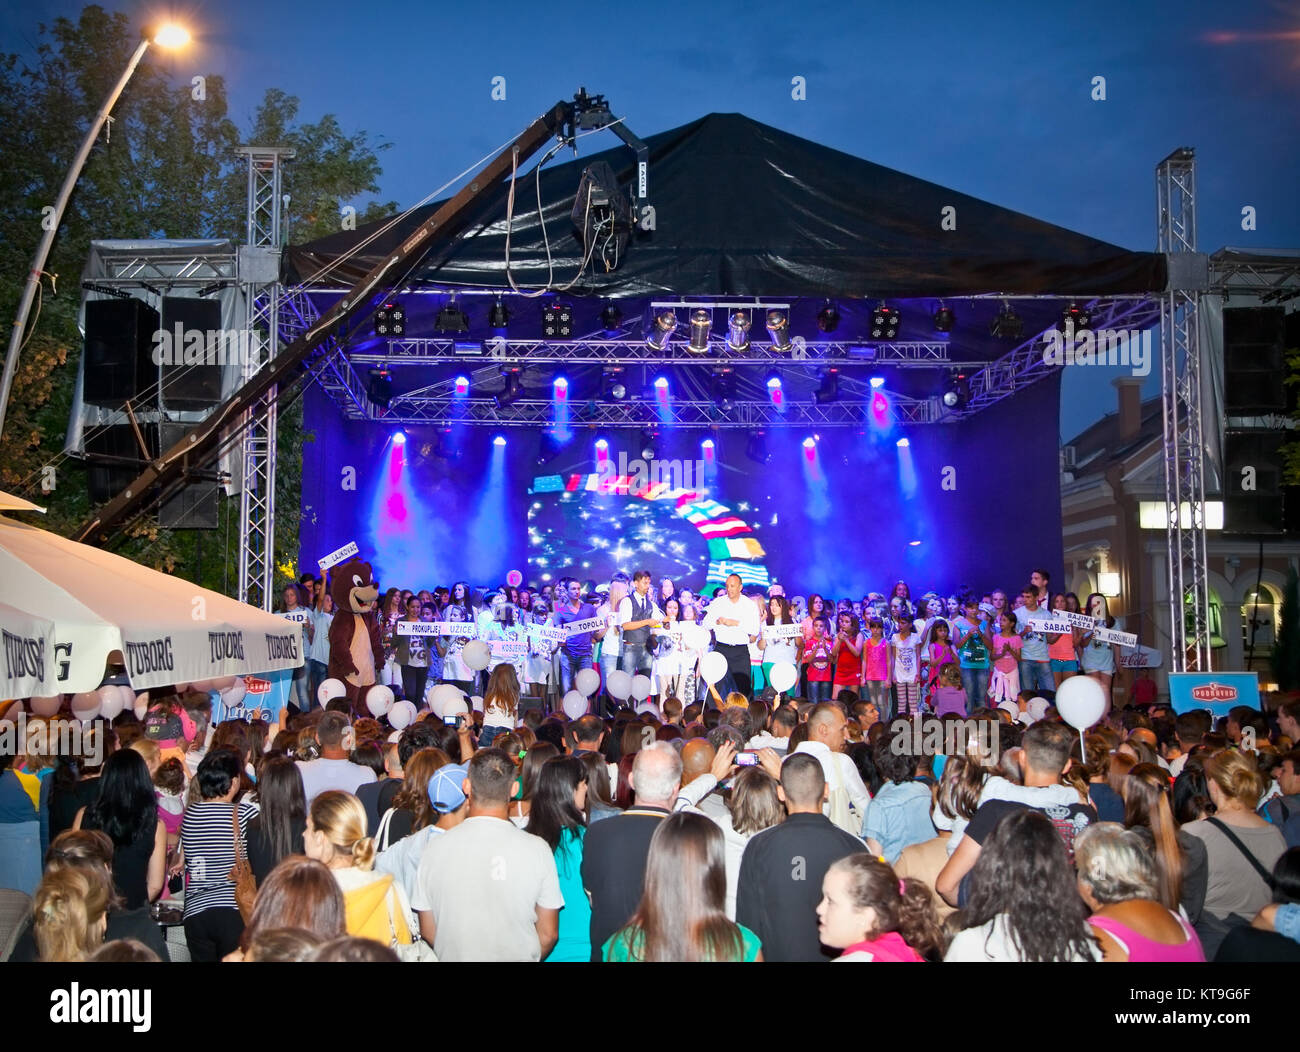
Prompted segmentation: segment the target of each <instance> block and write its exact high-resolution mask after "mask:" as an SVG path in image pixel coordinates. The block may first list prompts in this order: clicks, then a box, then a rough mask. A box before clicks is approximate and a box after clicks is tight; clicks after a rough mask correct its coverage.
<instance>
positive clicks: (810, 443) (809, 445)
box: [803, 437, 817, 449]
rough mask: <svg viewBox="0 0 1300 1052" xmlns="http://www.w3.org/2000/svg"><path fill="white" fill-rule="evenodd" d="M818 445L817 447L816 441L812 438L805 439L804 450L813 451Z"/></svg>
mask: <svg viewBox="0 0 1300 1052" xmlns="http://www.w3.org/2000/svg"><path fill="white" fill-rule="evenodd" d="M816 445H817V443H816V441H815V440H814V439H813V438H811V437H809V438H805V439H804V440H803V448H804V449H812V448H813V447H814V446H816Z"/></svg>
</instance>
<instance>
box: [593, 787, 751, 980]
mask: <svg viewBox="0 0 1300 1052" xmlns="http://www.w3.org/2000/svg"><path fill="white" fill-rule="evenodd" d="M725 856H726V852H725V850H724V847H723V839H722V830H721V829H719V828H718V826H717V825H716V824H715V823H714V822H713V821H711V820H710V819H708V818H706V817H705V816H704V815H697V814H692V813H690V812H689V811H678V812H677V813H676V814H674V815H670V816H669V817H668V818H665V819H664V820H663V821H662V822H660V823H659V827H658V828H657V829H656V830H655V833H654V836H653V837H652V838H651V840H650V854H649V856H648V857H647V859H646V868H645V893H644V894H643V895H642V896H641V903H640V905H638V906H637V909H636V912H635V913H634V914H633V915H632V919H631V920H630V921H628V923H627V925H626V926H625V927H623V928H621V929H620V930H619V931H617V932H615V933H614V934H613V935H612V936H610V938H609V939H608V940H607V941H606V942H605V945H604V946H603V947H602V948H601V956H602V959H603V960H606V961H745V962H749V961H761V960H762V959H763V949H762V944H761V943H760V942H759V939H758V936H757V935H755V934H754V933H753V932H752V931H750V930H749V929H748V928H745V927H743V926H742V925H739V924H736V923H734V922H733V921H730V920H728V919H727V911H726V900H727V866H726V857H725Z"/></svg>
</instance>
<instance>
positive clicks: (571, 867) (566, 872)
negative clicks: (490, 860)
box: [525, 756, 591, 961]
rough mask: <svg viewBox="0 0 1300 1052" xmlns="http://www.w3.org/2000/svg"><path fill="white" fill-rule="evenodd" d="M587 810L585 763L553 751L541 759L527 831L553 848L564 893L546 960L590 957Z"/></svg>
mask: <svg viewBox="0 0 1300 1052" xmlns="http://www.w3.org/2000/svg"><path fill="white" fill-rule="evenodd" d="M525 766H526V765H525ZM586 809H587V766H586V764H584V763H583V762H582V761H581V760H580V759H578V757H576V756H553V757H551V758H550V759H549V760H547V761H546V762H545V763H544V764H542V768H541V770H540V771H539V772H538V774H537V784H536V785H535V786H534V787H533V800H532V808H531V809H530V810H529V812H528V825H527V826H526V827H525V832H528V833H532V834H533V836H539V837H541V838H542V839H543V840H545V841H546V843H547V845H548V846H549V847H550V849H551V853H552V854H554V856H555V868H556V870H557V872H558V873H559V875H560V893H561V894H562V895H563V896H564V908H563V909H562V910H560V921H559V925H560V927H559V937H558V939H557V940H556V943H555V948H554V949H553V950H551V952H550V954H549V955H548V956H547V958H546V959H547V960H548V961H590V960H591V902H590V900H589V899H588V898H587V894H586V892H585V891H584V890H583V886H582V844H583V838H584V837H585V836H586V835H587V823H586V820H585V818H584V817H583V816H584V814H585V813H586Z"/></svg>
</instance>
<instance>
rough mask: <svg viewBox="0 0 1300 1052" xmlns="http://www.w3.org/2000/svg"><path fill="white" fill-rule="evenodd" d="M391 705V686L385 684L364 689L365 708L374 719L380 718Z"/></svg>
mask: <svg viewBox="0 0 1300 1052" xmlns="http://www.w3.org/2000/svg"><path fill="white" fill-rule="evenodd" d="M392 707H393V688H392V687H385V686H382V685H380V686H375V687H371V688H370V689H369V690H368V691H366V709H367V710H368V711H369V713H370V715H372V716H374V717H375V718H376V719H379V718H381V717H382V716H383V715H384V714H385V713H387V712H388V710H389V709H391V708H392Z"/></svg>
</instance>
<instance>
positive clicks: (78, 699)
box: [72, 690, 99, 723]
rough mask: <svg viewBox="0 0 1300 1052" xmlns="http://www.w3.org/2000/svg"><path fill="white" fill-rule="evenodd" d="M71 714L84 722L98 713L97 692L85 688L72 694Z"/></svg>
mask: <svg viewBox="0 0 1300 1052" xmlns="http://www.w3.org/2000/svg"><path fill="white" fill-rule="evenodd" d="M72 715H74V716H75V717H77V719H79V720H81V722H82V723H86V722H88V721H90V720H93V719H94V718H95V717H96V716H98V715H99V692H98V691H92V690H87V691H83V692H82V693H80V694H74V695H72Z"/></svg>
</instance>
